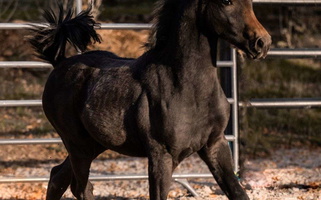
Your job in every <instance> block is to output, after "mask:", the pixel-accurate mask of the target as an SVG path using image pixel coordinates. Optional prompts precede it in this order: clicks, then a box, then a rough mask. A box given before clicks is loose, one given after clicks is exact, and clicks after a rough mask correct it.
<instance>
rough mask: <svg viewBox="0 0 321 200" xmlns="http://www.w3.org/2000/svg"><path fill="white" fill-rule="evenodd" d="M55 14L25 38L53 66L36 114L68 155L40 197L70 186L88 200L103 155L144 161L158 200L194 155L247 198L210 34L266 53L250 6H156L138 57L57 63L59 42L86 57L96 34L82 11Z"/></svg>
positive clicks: (172, 2)
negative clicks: (93, 170) (228, 132)
mask: <svg viewBox="0 0 321 200" xmlns="http://www.w3.org/2000/svg"><path fill="white" fill-rule="evenodd" d="M60 12H61V13H60V14H59V16H58V17H56V16H55V15H54V13H53V12H52V11H47V12H45V18H46V19H47V21H48V22H49V24H50V26H49V27H37V28H35V29H34V34H35V35H34V36H33V38H32V39H30V42H31V44H32V45H33V46H34V48H35V49H36V51H37V52H38V53H39V54H40V57H41V58H43V59H44V60H46V61H49V62H50V63H52V65H53V67H54V70H53V71H52V73H51V75H50V76H49V78H48V81H47V84H46V86H45V90H44V94H43V108H44V111H45V113H46V116H47V118H48V119H49V121H50V122H51V124H52V125H53V126H54V128H55V129H56V131H57V132H58V134H59V135H60V136H61V138H62V140H63V143H64V145H65V147H66V149H67V151H68V153H69V156H68V157H67V158H66V160H65V161H64V162H63V163H62V164H61V165H59V166H56V167H54V168H53V169H52V171H51V176H50V181H49V186H48V191H47V200H54V199H60V198H61V196H62V195H63V193H64V192H65V190H66V189H67V187H68V186H69V185H71V191H72V192H73V194H74V195H75V196H76V197H77V199H94V196H93V193H92V190H93V187H92V185H91V183H90V182H89V181H88V175H89V168H90V165H91V162H92V161H93V159H95V158H96V157H97V156H98V155H99V154H100V153H102V152H103V151H105V150H106V149H111V150H114V151H117V152H120V153H122V154H125V155H130V156H142V157H147V158H148V161H149V162H148V164H149V167H148V174H149V185H150V188H149V191H150V199H152V200H161V199H162V200H164V199H166V197H167V194H168V191H169V187H170V183H171V181H172V177H171V176H172V172H173V170H174V169H175V168H176V167H177V165H178V164H179V163H180V162H181V161H182V160H183V159H184V158H186V157H188V156H190V155H191V154H193V153H194V152H197V153H198V154H199V155H200V157H201V158H202V159H203V160H204V161H205V163H206V164H207V165H208V167H209V170H210V171H211V172H212V174H213V176H214V178H215V179H216V181H217V183H218V184H219V186H220V187H221V189H222V190H223V191H224V193H225V194H226V195H227V196H228V198H229V199H237V200H242V199H248V196H247V194H246V193H245V191H244V190H243V189H242V187H241V186H240V184H239V182H238V180H237V178H236V177H235V175H234V172H233V167H232V157H231V153H230V149H229V146H228V143H227V141H226V139H225V137H224V133H223V132H224V129H225V127H226V125H227V123H228V120H229V109H230V105H229V103H228V102H227V99H226V97H225V95H224V93H223V91H222V89H221V86H220V83H219V79H218V75H217V68H216V66H215V65H216V48H217V40H218V38H219V37H221V38H223V39H225V40H227V41H228V42H230V43H231V44H233V45H234V46H236V47H238V48H239V49H241V50H243V51H244V52H245V54H246V55H247V56H248V57H249V58H252V59H258V58H262V57H265V56H266V54H267V51H268V50H269V47H270V44H271V37H270V35H269V34H268V33H267V31H266V30H265V29H264V28H263V27H262V25H261V24H260V23H259V22H258V20H257V19H256V17H255V15H254V13H253V9H252V1H251V0H160V1H159V4H158V9H157V12H156V23H155V26H154V29H153V31H152V33H151V39H150V40H149V43H148V45H147V46H149V49H148V50H147V51H146V52H145V53H144V54H143V55H142V56H141V57H139V58H138V59H126V58H120V57H118V56H116V55H114V54H112V53H110V52H106V51H90V52H86V53H83V54H81V55H76V56H72V57H69V58H66V57H65V46H66V43H67V42H70V43H71V44H72V45H74V46H75V47H77V49H80V50H81V51H85V50H86V46H87V44H88V43H89V42H90V41H91V39H93V40H94V41H100V38H99V36H98V35H97V34H96V32H95V30H94V27H95V26H96V23H95V22H94V21H93V19H92V16H91V15H90V10H86V11H84V12H82V13H80V14H79V15H77V16H76V17H75V18H72V17H71V16H72V12H69V13H68V14H67V15H66V17H65V18H64V17H63V14H62V9H61V11H60Z"/></svg>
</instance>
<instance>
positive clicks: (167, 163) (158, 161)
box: [148, 148, 175, 200]
mask: <svg viewBox="0 0 321 200" xmlns="http://www.w3.org/2000/svg"><path fill="white" fill-rule="evenodd" d="M163 151H164V150H163V149H160V148H159V149H155V148H153V150H152V151H151V152H150V155H149V156H148V175H149V195H150V199H151V200H166V199H167V195H168V192H169V188H170V185H171V182H172V173H173V169H174V168H175V166H174V165H173V159H172V156H171V155H170V154H169V153H167V152H163Z"/></svg>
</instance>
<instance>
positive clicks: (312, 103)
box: [239, 98, 321, 108]
mask: <svg viewBox="0 0 321 200" xmlns="http://www.w3.org/2000/svg"><path fill="white" fill-rule="evenodd" d="M239 106H241V107H255V108H313V107H321V98H317V99H316V98H309V99H308V98H301V99H252V100H251V101H249V102H240V103H239Z"/></svg>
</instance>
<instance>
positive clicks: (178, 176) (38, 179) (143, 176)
mask: <svg viewBox="0 0 321 200" xmlns="http://www.w3.org/2000/svg"><path fill="white" fill-rule="evenodd" d="M172 178H173V179H187V178H213V175H212V174H209V173H207V174H198V173H197V174H196V173H194V174H173V176H172ZM146 179H148V175H146V174H131V175H105V176H103V175H102V176H90V177H89V180H91V181H106V180H146ZM48 181H49V177H34V178H28V177H27V178H14V177H7V178H6V177H1V178H0V183H12V182H15V183H18V182H48Z"/></svg>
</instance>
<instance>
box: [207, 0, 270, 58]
mask: <svg viewBox="0 0 321 200" xmlns="http://www.w3.org/2000/svg"><path fill="white" fill-rule="evenodd" d="M201 1H202V3H201V4H202V6H201V7H202V12H203V19H202V22H201V23H202V24H203V29H204V31H205V32H206V35H207V37H209V38H211V37H217V36H219V37H221V38H223V39H225V40H226V41H228V42H229V43H231V44H232V45H235V46H236V47H237V48H239V49H241V50H242V51H243V52H244V53H245V54H246V55H247V57H249V58H251V59H259V58H264V57H266V55H267V52H268V51H269V49H270V45H271V42H272V40H271V36H270V35H269V33H268V32H267V31H266V30H265V28H264V27H263V26H262V25H261V23H260V22H259V21H258V20H257V18H256V16H255V14H254V11H253V7H252V0H201Z"/></svg>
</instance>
